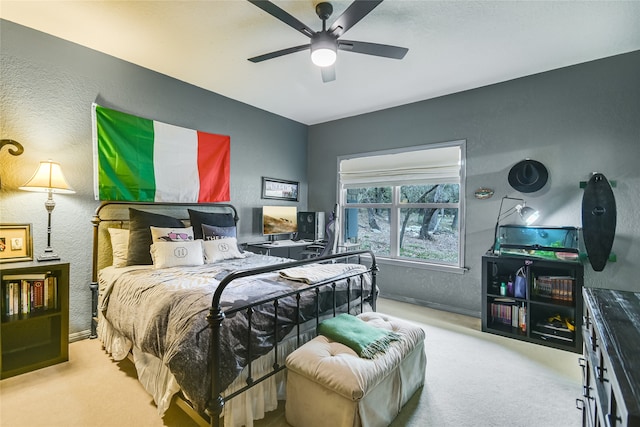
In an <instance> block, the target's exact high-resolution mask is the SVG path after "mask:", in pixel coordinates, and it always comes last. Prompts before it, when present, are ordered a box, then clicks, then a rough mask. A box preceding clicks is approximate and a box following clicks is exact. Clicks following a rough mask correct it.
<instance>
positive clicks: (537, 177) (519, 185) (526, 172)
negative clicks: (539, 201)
mask: <svg viewBox="0 0 640 427" xmlns="http://www.w3.org/2000/svg"><path fill="white" fill-rule="evenodd" d="M548 178H549V173H548V172H547V168H546V167H545V166H544V165H543V164H542V163H540V162H538V161H536V160H531V159H525V160H522V161H521V162H518V163H516V164H515V165H514V166H513V167H512V168H511V170H510V171H509V185H511V186H512V187H513V188H514V189H515V190H517V191H519V192H521V193H533V192H534V191H538V190H540V189H541V188H542V187H544V185H545V184H546V183H547V179H548Z"/></svg>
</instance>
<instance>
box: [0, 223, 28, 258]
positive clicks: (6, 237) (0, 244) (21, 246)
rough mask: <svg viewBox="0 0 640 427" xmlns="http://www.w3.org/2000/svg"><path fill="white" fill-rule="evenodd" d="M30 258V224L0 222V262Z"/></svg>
mask: <svg viewBox="0 0 640 427" xmlns="http://www.w3.org/2000/svg"><path fill="white" fill-rule="evenodd" d="M31 260H33V240H32V239H31V224H0V263H2V262H15V261H31Z"/></svg>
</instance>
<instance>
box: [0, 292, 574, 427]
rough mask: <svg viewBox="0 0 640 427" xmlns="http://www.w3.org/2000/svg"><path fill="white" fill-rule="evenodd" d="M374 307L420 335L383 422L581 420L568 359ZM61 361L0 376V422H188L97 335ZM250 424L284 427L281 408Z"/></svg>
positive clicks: (547, 425) (13, 425) (17, 426)
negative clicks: (422, 369)
mask: <svg viewBox="0 0 640 427" xmlns="http://www.w3.org/2000/svg"><path fill="white" fill-rule="evenodd" d="M378 311H381V312H384V313H387V314H390V315H393V316H397V317H402V318H405V319H408V320H411V321H414V322H416V323H418V324H420V325H421V326H422V327H423V328H424V329H425V331H426V335H427V338H426V341H425V349H426V353H427V376H426V385H425V386H424V388H423V389H421V390H419V391H418V392H417V393H416V395H414V397H413V398H412V399H411V400H410V401H409V403H408V404H407V405H406V406H405V407H404V409H403V410H402V412H401V413H400V415H399V416H398V417H397V418H396V420H395V421H394V422H393V424H392V427H401V426H416V427H418V426H420V427H427V426H434V427H436V426H437V427H446V426H455V427H467V426H469V427H471V426H474V427H475V426H483V427H485V426H509V427H519V426H522V427H537V426H541V427H542V426H544V427H554V426H557V427H572V426H576V427H577V426H579V425H580V423H581V416H580V411H578V410H577V409H576V408H575V399H576V398H577V397H579V396H580V392H581V376H580V369H579V367H578V364H577V360H578V355H577V354H574V353H568V352H564V351H560V350H554V349H550V348H546V347H542V346H538V345H534V344H529V343H524V342H519V341H515V340H510V339H507V338H503V337H499V336H495V335H491V334H486V333H482V332H480V320H479V319H476V318H472V317H467V316H461V315H456V314H452V313H447V312H441V311H437V310H432V309H428V308H424V307H419V306H415V305H411V304H405V303H400V302H396V301H390V300H385V299H381V300H380V302H379V305H378ZM69 352H70V360H69V362H67V363H62V364H59V365H56V366H52V367H48V368H44V369H40V370H38V371H35V372H30V373H28V374H24V375H20V376H18V377H14V378H8V379H5V380H2V381H0V426H3V427H37V426H43V427H57V426H65V427H75V426H78V427H80V426H82V427H90V426H96V427H98V426H105V427H111V426H113V427H116V426H118V427H120V426H149V427H152V426H169V427H192V426H195V425H196V424H195V423H194V422H193V420H191V419H190V418H188V417H187V416H186V414H185V413H183V412H182V411H181V410H180V409H178V408H176V407H175V406H174V407H172V408H171V409H170V410H169V411H168V412H167V413H166V414H165V416H164V417H163V418H161V417H159V416H158V414H157V412H156V408H155V406H154V404H153V401H152V400H151V398H150V396H149V395H148V394H147V393H146V392H145V391H144V390H143V389H142V387H141V386H140V385H139V383H138V382H137V380H136V379H135V370H134V368H133V365H132V363H131V362H129V361H128V360H125V361H122V362H113V361H112V360H111V359H110V358H109V357H108V356H107V355H106V354H105V353H104V351H103V350H102V348H101V346H100V342H99V341H98V340H83V341H78V342H75V343H72V344H71V345H70V349H69ZM255 425H256V427H286V426H288V424H287V423H286V421H285V419H284V405H283V404H281V405H280V407H279V408H278V410H277V411H274V412H272V413H270V414H268V416H267V418H266V419H264V420H261V421H258V422H256V424H255Z"/></svg>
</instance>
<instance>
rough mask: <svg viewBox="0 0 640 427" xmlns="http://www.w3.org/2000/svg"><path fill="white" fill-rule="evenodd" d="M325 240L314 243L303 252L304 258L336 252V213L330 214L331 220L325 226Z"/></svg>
mask: <svg viewBox="0 0 640 427" xmlns="http://www.w3.org/2000/svg"><path fill="white" fill-rule="evenodd" d="M324 233H325V240H324V241H322V242H319V243H312V244H311V245H309V246H307V247H306V248H305V250H304V251H302V252H301V256H302V258H303V259H309V258H317V257H321V256H325V255H331V254H332V253H334V252H335V246H336V221H335V215H334V213H331V215H329V222H327V225H326V226H325V228H324Z"/></svg>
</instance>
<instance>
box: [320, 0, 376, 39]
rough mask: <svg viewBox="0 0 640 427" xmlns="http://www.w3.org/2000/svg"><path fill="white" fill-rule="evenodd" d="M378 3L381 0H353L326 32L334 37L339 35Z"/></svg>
mask: <svg viewBox="0 0 640 427" xmlns="http://www.w3.org/2000/svg"><path fill="white" fill-rule="evenodd" d="M380 3H382V0H355V1H354V2H353V3H351V4H350V5H349V7H348V8H347V10H345V11H344V12H343V13H342V15H340V16H339V17H338V19H336V21H335V22H334V23H333V24H331V27H329V30H328V32H329V33H331V34H333V35H335V36H336V37H340V36H341V35H343V34H344V33H346V32H347V31H349V29H350V28H351V27H353V26H354V25H356V24H357V23H358V22H359V21H360V20H361V19H362V18H364V17H365V16H367V15H368V14H369V12H371V11H372V10H373V9H375V8H376V6H378V5H379V4H380Z"/></svg>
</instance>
